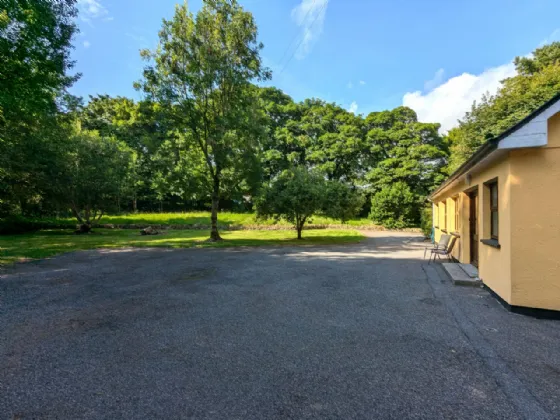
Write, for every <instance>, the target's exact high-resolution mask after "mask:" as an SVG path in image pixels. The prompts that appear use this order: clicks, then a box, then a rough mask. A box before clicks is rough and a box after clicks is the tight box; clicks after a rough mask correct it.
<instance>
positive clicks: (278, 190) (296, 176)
mask: <svg viewBox="0 0 560 420" xmlns="http://www.w3.org/2000/svg"><path fill="white" fill-rule="evenodd" d="M324 197H325V180H324V179H323V177H322V176H321V175H320V174H318V173H315V172H309V171H308V170H307V169H306V168H304V167H298V168H295V169H289V170H285V171H284V172H282V173H281V174H280V175H279V176H278V178H276V179H275V180H273V181H272V182H271V183H270V184H268V185H266V186H265V187H264V188H263V191H262V192H261V195H260V196H259V198H258V199H257V203H256V204H257V217H258V218H260V219H268V218H274V219H275V220H276V221H278V220H280V219H281V218H284V219H285V220H287V221H288V222H290V223H292V224H293V225H294V227H295V229H296V231H297V237H298V239H301V231H302V230H303V227H304V226H305V222H306V221H308V220H309V218H310V217H311V216H313V215H314V214H316V213H317V212H319V211H320V210H321V209H322V208H323V206H324Z"/></svg>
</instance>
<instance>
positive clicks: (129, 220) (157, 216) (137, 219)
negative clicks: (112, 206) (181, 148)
mask: <svg viewBox="0 0 560 420" xmlns="http://www.w3.org/2000/svg"><path fill="white" fill-rule="evenodd" d="M37 221H44V222H50V223H58V224H67V225H68V226H69V227H70V226H72V227H73V226H75V225H76V220H75V219H73V218H65V219H53V218H47V219H38V220H37ZM311 222H312V223H313V224H322V225H323V224H340V220H335V219H331V218H328V217H323V216H314V217H313V218H312V219H311ZM100 223H101V224H115V225H132V224H143V225H194V224H200V225H210V212H187V213H137V214H128V215H124V216H104V217H103V218H102V219H101V221H100ZM218 223H219V224H220V225H228V226H231V225H240V226H248V225H273V224H275V223H274V221H273V220H265V221H263V220H257V219H256V216H255V214H253V213H229V212H223V213H220V214H219V216H218ZM347 224H348V225H350V226H357V227H359V226H366V225H372V224H373V223H372V222H371V220H369V219H355V220H350V221H348V222H347ZM277 225H280V226H287V227H288V226H290V224H289V223H287V222H285V221H280V222H279V223H277Z"/></svg>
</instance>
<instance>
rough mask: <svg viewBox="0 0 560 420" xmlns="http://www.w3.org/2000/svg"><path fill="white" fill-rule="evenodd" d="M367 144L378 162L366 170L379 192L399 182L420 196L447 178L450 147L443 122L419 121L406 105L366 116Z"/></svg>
mask: <svg viewBox="0 0 560 420" xmlns="http://www.w3.org/2000/svg"><path fill="white" fill-rule="evenodd" d="M365 123H366V126H367V129H368V134H367V145H368V148H369V151H370V154H371V155H372V156H373V160H374V161H375V162H376V164H375V165H374V166H373V167H372V168H371V170H370V171H369V172H368V173H367V174H366V176H365V178H366V180H367V181H369V190H370V192H371V193H372V194H376V193H377V192H379V191H380V190H382V189H385V188H386V187H387V186H390V185H392V184H394V183H395V182H402V183H404V184H406V185H407V186H408V188H409V190H410V191H411V192H412V193H413V194H414V195H415V197H416V198H417V199H421V198H423V197H425V196H426V195H427V194H428V193H429V192H430V191H431V190H432V189H433V188H434V187H436V186H437V185H439V184H440V183H441V182H442V181H443V180H444V175H443V174H442V168H443V167H444V166H445V164H446V158H447V148H446V144H445V142H444V141H443V139H442V137H441V136H440V135H439V134H438V130H439V124H427V123H419V122H418V119H417V116H416V113H415V112H414V111H413V110H412V109H410V108H406V107H399V108H395V109H394V110H392V111H383V112H373V113H371V114H370V115H368V117H367V118H366V121H365Z"/></svg>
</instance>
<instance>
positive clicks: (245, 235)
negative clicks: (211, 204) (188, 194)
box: [0, 229, 363, 264]
mask: <svg viewBox="0 0 560 420" xmlns="http://www.w3.org/2000/svg"><path fill="white" fill-rule="evenodd" d="M94 231H95V233H93V234H91V235H74V234H73V231H71V230H44V231H40V232H37V233H30V234H23V235H5V236H0V264H9V263H13V262H16V261H20V260H26V259H36V258H46V257H51V256H53V255H57V254H61V253H64V252H70V251H78V250H84V249H95V248H123V247H170V248H191V247H197V248H216V247H235V246H262V245H330V244H348V243H357V242H359V241H361V240H362V239H363V236H362V235H361V234H360V233H359V232H357V231H354V230H332V229H325V230H307V231H304V232H303V237H304V238H303V239H302V240H301V241H298V240H297V239H296V232H295V231H294V230H273V231H259V230H254V231H231V232H229V231H222V232H220V234H221V235H222V238H223V239H224V241H223V242H218V243H207V242H204V241H205V240H206V239H207V238H208V237H209V232H208V231H204V230H170V231H166V232H165V233H164V234H162V235H157V236H141V235H140V233H139V231H137V230H126V229H122V230H121V229H114V230H113V229H95V230H94Z"/></svg>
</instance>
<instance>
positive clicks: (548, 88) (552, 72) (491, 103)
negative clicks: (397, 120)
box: [447, 42, 560, 172]
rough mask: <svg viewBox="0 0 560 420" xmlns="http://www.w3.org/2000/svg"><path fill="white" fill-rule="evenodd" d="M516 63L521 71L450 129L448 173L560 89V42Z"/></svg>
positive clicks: (475, 104) (521, 58)
mask: <svg viewBox="0 0 560 420" xmlns="http://www.w3.org/2000/svg"><path fill="white" fill-rule="evenodd" d="M514 63H515V67H516V70H517V72H518V74H517V75H516V76H513V77H510V78H508V79H505V80H504V81H502V85H501V87H500V89H499V90H498V92H497V93H496V94H495V95H484V96H483V97H482V99H481V100H480V101H479V102H475V103H474V104H473V105H472V108H471V110H470V111H469V112H467V113H466V114H465V116H464V118H463V119H462V120H461V121H460V122H459V126H458V127H456V128H454V129H452V130H450V131H449V133H448V136H447V137H448V142H449V144H450V149H451V155H450V159H449V166H448V168H447V172H452V171H454V170H455V169H457V168H458V167H459V166H460V165H461V164H462V163H463V162H465V161H466V160H467V159H469V158H470V157H471V156H472V154H473V153H474V152H475V151H476V150H477V149H478V148H479V147H480V146H481V145H482V144H484V143H485V142H486V141H488V140H489V139H491V138H493V137H496V136H498V135H499V134H501V133H502V132H504V131H506V130H507V129H509V128H510V127H512V126H513V125H515V124H516V123H518V122H519V121H521V120H522V119H523V118H525V117H526V116H527V115H529V114H530V113H532V112H533V111H535V110H536V109H537V108H539V107H540V106H542V105H543V104H544V103H546V102H547V101H548V100H550V99H551V98H552V97H553V96H554V95H556V94H558V92H560V42H554V43H552V44H549V45H545V46H543V47H541V48H537V49H536V50H535V51H534V52H533V54H532V56H531V57H517V58H516V59H515V61H514Z"/></svg>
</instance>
